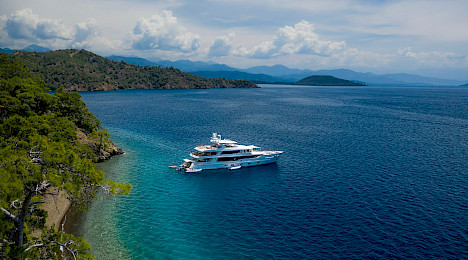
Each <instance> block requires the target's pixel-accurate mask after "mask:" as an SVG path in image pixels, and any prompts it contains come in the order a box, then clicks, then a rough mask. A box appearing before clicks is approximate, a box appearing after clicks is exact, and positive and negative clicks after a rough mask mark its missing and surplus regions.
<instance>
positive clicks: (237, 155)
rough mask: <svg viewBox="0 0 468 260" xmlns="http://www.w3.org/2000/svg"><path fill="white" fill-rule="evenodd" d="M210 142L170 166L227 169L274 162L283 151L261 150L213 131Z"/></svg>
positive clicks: (187, 170)
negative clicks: (180, 162)
mask: <svg viewBox="0 0 468 260" xmlns="http://www.w3.org/2000/svg"><path fill="white" fill-rule="evenodd" d="M210 142H211V144H209V145H200V146H197V147H195V151H193V152H191V153H190V156H191V158H190V159H184V163H183V164H182V165H180V166H170V167H171V168H175V169H177V170H184V171H186V172H200V171H202V170H213V169H229V170H237V169H240V168H241V167H249V166H257V165H263V164H269V163H275V162H276V161H277V160H278V157H279V156H280V155H281V154H282V153H283V151H263V150H260V147H257V146H255V145H241V144H237V142H235V141H232V140H229V139H222V138H221V135H219V134H217V133H213V135H212V136H211V139H210Z"/></svg>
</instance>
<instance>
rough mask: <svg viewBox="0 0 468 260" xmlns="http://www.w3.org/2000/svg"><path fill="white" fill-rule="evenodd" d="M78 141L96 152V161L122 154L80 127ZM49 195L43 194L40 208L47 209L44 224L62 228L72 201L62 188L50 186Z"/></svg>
mask: <svg viewBox="0 0 468 260" xmlns="http://www.w3.org/2000/svg"><path fill="white" fill-rule="evenodd" d="M77 137H78V142H80V143H83V144H86V145H87V146H88V147H90V148H91V149H92V150H93V151H94V153H95V154H96V157H97V159H96V162H97V163H99V162H104V161H107V160H109V159H111V158H112V157H113V156H116V155H120V154H123V151H122V149H120V148H119V147H117V146H116V145H115V144H114V143H113V142H110V143H107V144H106V145H105V146H102V145H98V144H97V142H96V141H94V140H91V139H89V138H88V136H87V135H86V134H85V133H84V132H83V130H81V129H77ZM47 193H48V194H49V195H46V196H44V200H43V203H42V204H41V206H40V208H41V209H43V210H45V211H47V218H46V226H47V227H48V228H50V227H54V229H55V230H56V231H59V230H63V228H62V225H63V223H64V221H65V217H66V215H67V213H68V211H69V210H70V209H71V208H72V203H71V201H70V199H69V198H68V195H67V193H66V192H65V191H64V190H58V189H57V188H55V187H52V188H50V189H49V190H48V192H47Z"/></svg>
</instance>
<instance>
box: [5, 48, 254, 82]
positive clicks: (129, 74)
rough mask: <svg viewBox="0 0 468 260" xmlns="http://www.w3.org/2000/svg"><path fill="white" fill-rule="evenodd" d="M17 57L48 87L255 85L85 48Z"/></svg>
mask: <svg viewBox="0 0 468 260" xmlns="http://www.w3.org/2000/svg"><path fill="white" fill-rule="evenodd" d="M10 55H11V56H12V58H13V59H15V60H17V61H19V62H21V63H23V64H25V65H26V67H27V68H29V69H30V70H31V71H32V72H34V73H37V74H41V75H43V76H44V80H45V82H46V84H47V86H48V87H50V88H51V89H57V88H58V87H61V86H63V87H64V88H65V89H66V90H77V91H94V90H117V89H135V88H139V89H191V88H255V87H258V86H257V85H255V84H253V83H252V82H249V81H246V80H229V79H223V78H215V79H206V78H202V77H198V76H195V75H192V74H189V73H186V72H182V71H180V70H178V69H175V68H161V67H150V66H137V65H133V64H128V63H126V62H116V61H111V60H109V59H107V58H104V57H101V56H99V55H96V54H94V53H91V52H88V51H85V50H58V51H51V52H42V53H38V52H15V53H12V54H10Z"/></svg>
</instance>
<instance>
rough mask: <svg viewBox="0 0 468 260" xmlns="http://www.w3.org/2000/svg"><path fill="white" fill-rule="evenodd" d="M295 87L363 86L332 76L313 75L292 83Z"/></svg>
mask: <svg viewBox="0 0 468 260" xmlns="http://www.w3.org/2000/svg"><path fill="white" fill-rule="evenodd" d="M294 84H295V85H309V86H365V85H363V84H361V83H357V82H353V81H349V80H346V79H339V78H335V77H333V76H322V75H314V76H310V77H307V78H304V79H301V80H299V81H298V82H296V83H294Z"/></svg>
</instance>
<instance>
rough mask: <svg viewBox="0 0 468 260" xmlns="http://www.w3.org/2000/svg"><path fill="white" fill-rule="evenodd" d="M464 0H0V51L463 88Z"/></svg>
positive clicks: (466, 54)
mask: <svg viewBox="0 0 468 260" xmlns="http://www.w3.org/2000/svg"><path fill="white" fill-rule="evenodd" d="M467 12H468V1H466V0H425V1H422V0H333V1H329V0H309V1H305V0H302V1H300V0H269V1H267V0H236V1H234V0H197V1H193V0H191V1H190V0H158V1H156V0H118V1H113V0H80V1H76V0H73V1H71V0H0V48H10V49H21V48H24V47H26V46H28V45H30V44H37V45H40V46H44V47H47V48H50V49H53V50H55V49H67V48H79V49H86V50H89V51H92V52H94V53H97V54H99V55H103V56H109V55H121V56H137V57H142V58H146V59H148V60H152V61H156V60H172V61H175V60H192V61H206V62H207V61H208V62H215V63H222V64H227V65H229V66H233V67H236V68H248V67H253V66H261V65H267V66H271V65H275V64H281V65H285V66H287V67H290V68H297V69H312V70H319V69H338V68H345V69H351V70H354V71H359V72H372V73H377V74H384V73H415V74H419V75H423V76H432V77H439V78H447V79H457V80H466V81H468V15H466V13H467Z"/></svg>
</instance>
